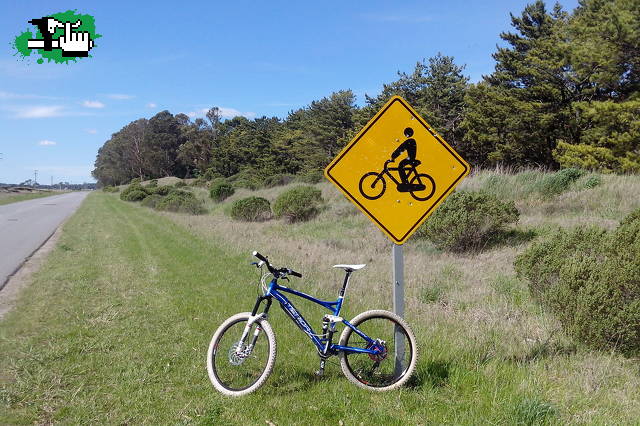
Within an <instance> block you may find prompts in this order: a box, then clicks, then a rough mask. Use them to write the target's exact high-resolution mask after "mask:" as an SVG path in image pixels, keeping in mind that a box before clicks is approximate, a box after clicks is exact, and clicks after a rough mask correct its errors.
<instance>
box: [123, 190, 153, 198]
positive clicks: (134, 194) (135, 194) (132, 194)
mask: <svg viewBox="0 0 640 426" xmlns="http://www.w3.org/2000/svg"><path fill="white" fill-rule="evenodd" d="M122 194H124V192H122ZM148 195H149V194H148V193H147V192H146V191H143V190H141V189H134V190H132V191H129V192H127V195H126V196H125V197H121V198H122V199H123V200H124V201H142V200H144V199H145V198H146V197H147V196H148Z"/></svg>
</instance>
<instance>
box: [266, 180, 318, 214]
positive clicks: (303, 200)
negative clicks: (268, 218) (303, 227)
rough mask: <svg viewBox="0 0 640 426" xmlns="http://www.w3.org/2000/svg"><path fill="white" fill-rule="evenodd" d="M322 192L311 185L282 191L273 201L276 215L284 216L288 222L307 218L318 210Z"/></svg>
mask: <svg viewBox="0 0 640 426" xmlns="http://www.w3.org/2000/svg"><path fill="white" fill-rule="evenodd" d="M323 201H324V200H323V199H322V193H321V192H320V190H319V189H316V188H314V187H312V186H304V185H303V186H297V187H295V188H292V189H289V190H287V191H284V192H283V193H282V194H280V195H279V196H278V198H276V201H275V202H274V203H273V213H274V214H275V216H276V217H278V218H281V217H284V218H285V219H287V220H288V221H289V222H298V221H303V220H308V219H311V218H312V217H314V216H315V215H316V214H318V212H319V211H320V207H321V206H322V203H323Z"/></svg>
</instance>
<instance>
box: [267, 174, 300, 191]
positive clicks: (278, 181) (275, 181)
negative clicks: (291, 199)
mask: <svg viewBox="0 0 640 426" xmlns="http://www.w3.org/2000/svg"><path fill="white" fill-rule="evenodd" d="M294 179H295V176H294V175H289V174H278V175H273V176H269V177H268V178H266V179H265V180H264V182H263V183H262V186H264V187H265V188H273V187H275V186H282V185H287V184H289V183H291V182H293V180H294Z"/></svg>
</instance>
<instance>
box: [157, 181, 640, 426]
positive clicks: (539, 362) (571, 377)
mask: <svg viewBox="0 0 640 426" xmlns="http://www.w3.org/2000/svg"><path fill="white" fill-rule="evenodd" d="M543 177H544V172H543V171H538V170H530V171H526V172H524V173H519V174H510V173H508V171H503V170H498V171H492V172H486V171H484V172H479V173H476V174H475V175H474V176H472V177H470V178H469V179H467V180H466V181H465V182H464V184H463V185H462V188H464V189H470V190H478V189H485V190H489V191H492V192H494V193H496V195H498V196H500V197H501V198H503V199H511V200H514V201H516V205H517V207H518V209H519V210H520V212H521V219H520V222H519V225H518V229H520V230H534V231H535V232H536V233H537V234H539V235H544V234H545V233H548V232H553V229H556V228H557V227H572V226H578V225H598V226H603V227H607V228H611V227H613V226H615V225H616V224H617V223H618V221H619V220H620V219H621V218H622V217H624V216H625V215H626V214H628V213H629V212H630V211H631V210H633V209H634V208H638V207H639V206H640V202H638V199H637V196H636V194H638V192H639V191H640V178H638V177H636V176H602V178H603V184H602V185H600V186H599V187H596V188H595V189H580V185H579V182H577V183H576V185H575V187H574V188H573V189H570V190H569V191H568V192H565V193H563V194H561V195H559V196H556V197H554V198H551V199H545V198H544V197H542V196H541V195H540V194H537V193H536V192H535V185H536V183H537V182H539V180H540V179H542V178H543ZM291 186H293V185H288V186H282V187H276V188H269V189H263V190H258V191H249V190H244V189H241V190H238V191H237V192H236V193H235V194H234V195H233V196H232V197H230V198H229V199H228V200H226V201H225V202H224V203H220V204H215V203H213V202H209V207H210V208H211V210H212V213H211V214H210V215H208V216H187V215H178V214H170V213H166V214H165V215H166V216H168V217H170V218H171V219H172V220H174V221H175V222H177V223H179V224H181V225H184V226H186V227H188V228H189V229H191V230H192V231H193V232H195V233H196V234H199V235H202V236H204V237H206V238H208V239H213V240H217V241H219V242H220V243H221V244H224V245H225V246H227V247H230V248H231V249H232V250H234V251H244V252H246V253H247V261H249V253H250V252H251V251H252V250H258V251H260V252H262V253H263V254H267V255H269V256H270V259H272V261H273V262H275V263H276V264H279V265H286V266H290V267H292V268H293V269H296V270H300V271H302V272H303V273H304V275H305V278H304V280H302V281H301V282H300V281H295V282H292V286H294V287H296V288H300V289H303V290H305V291H309V292H310V293H312V294H316V295H318V296H320V297H324V298H327V299H328V298H333V297H335V295H336V293H337V290H338V288H339V286H340V282H341V279H342V275H341V273H340V271H338V270H333V269H331V265H333V264H337V263H367V267H366V268H365V269H364V270H362V271H359V272H357V273H356V274H355V276H354V278H353V280H352V285H351V287H350V289H349V293H348V296H347V300H348V302H347V306H350V307H351V308H350V309H348V310H349V311H350V312H349V314H355V313H357V311H359V310H361V309H369V308H385V309H390V308H391V243H390V242H389V240H387V238H386V237H384V236H383V235H382V233H381V232H380V231H379V230H378V229H377V228H376V227H375V226H374V225H373V224H371V223H370V222H369V221H368V219H366V218H365V217H364V216H363V215H362V214H361V213H360V212H359V211H358V210H357V209H356V208H355V207H354V206H352V205H351V203H349V202H348V201H347V200H346V199H345V198H344V197H343V196H342V195H341V194H340V193H339V192H338V191H337V190H336V189H334V188H333V187H332V186H331V185H330V184H328V183H321V184H319V185H317V186H318V188H320V189H321V190H322V193H323V196H324V198H325V200H327V208H326V209H325V210H324V211H323V212H322V213H321V214H320V215H319V216H318V217H316V218H315V219H313V220H311V221H309V222H306V223H300V224H287V223H285V222H283V221H277V220H272V221H269V222H265V223H244V222H235V221H233V220H231V219H230V218H229V217H228V216H227V215H225V213H224V211H225V208H226V206H228V205H229V204H230V203H231V202H232V201H233V200H236V199H239V198H243V197H246V196H248V195H257V196H261V197H264V198H266V199H268V200H270V201H273V200H274V199H275V198H276V197H277V195H278V194H279V193H280V192H282V191H284V190H286V189H287V188H290V187H291ZM205 196H206V194H205ZM526 244H528V242H520V243H518V244H516V245H503V246H499V247H495V248H493V249H490V250H487V251H484V252H481V253H475V254H465V255H454V254H450V253H446V252H440V251H438V250H436V249H435V248H434V247H433V246H432V245H431V244H430V243H429V242H428V241H423V240H418V239H415V238H414V239H412V240H410V241H409V243H407V244H406V245H405V277H406V310H407V312H406V316H407V318H408V319H409V321H410V323H412V324H413V325H414V328H415V331H416V332H417V335H419V336H422V339H421V340H422V345H423V346H424V348H422V349H423V352H425V350H426V356H427V357H428V358H430V359H433V360H436V359H439V358H445V359H447V360H450V361H451V362H455V361H456V360H458V361H460V362H466V363H468V364H472V365H478V366H486V367H481V368H501V367H498V366H499V365H500V363H515V365H517V366H518V368H524V369H526V371H528V378H527V380H525V381H524V382H523V383H522V387H523V392H525V393H526V392H528V391H531V392H533V391H536V392H538V393H539V392H540V391H542V392H543V394H544V396H545V397H546V398H547V399H548V400H550V401H551V402H552V404H554V406H556V407H557V408H559V409H560V412H561V413H562V415H561V418H562V422H569V423H585V422H586V423H589V422H598V421H602V420H603V419H608V418H617V419H620V420H621V421H623V422H624V421H631V420H632V419H637V418H640V397H639V396H638V393H637V392H636V391H637V389H638V388H640V378H639V377H638V374H637V369H638V366H637V364H636V363H635V362H632V361H629V360H625V359H624V358H622V357H620V356H618V355H614V354H602V353H591V352H587V351H585V350H583V349H581V348H579V347H576V345H575V344H574V343H573V342H571V341H570V340H569V339H568V338H567V337H566V336H564V335H563V334H562V332H560V329H559V325H558V323H557V322H556V321H555V320H554V319H553V318H552V317H550V316H549V315H547V314H545V313H544V312H541V311H540V309H539V307H538V306H537V305H536V304H535V303H534V302H533V301H532V300H531V299H530V297H529V293H528V290H527V288H526V284H525V283H523V282H521V281H519V280H518V279H517V278H516V277H515V274H514V271H513V261H514V258H515V256H516V254H517V253H519V252H521V251H522V250H523V249H524V247H525V245H526ZM239 309H240V307H239ZM347 316H348V315H347ZM490 360H494V361H496V360H497V361H498V364H496V363H489V361H490ZM496 386H500V383H499V375H497V376H496ZM634 389H635V390H634ZM607 416H613V417H607Z"/></svg>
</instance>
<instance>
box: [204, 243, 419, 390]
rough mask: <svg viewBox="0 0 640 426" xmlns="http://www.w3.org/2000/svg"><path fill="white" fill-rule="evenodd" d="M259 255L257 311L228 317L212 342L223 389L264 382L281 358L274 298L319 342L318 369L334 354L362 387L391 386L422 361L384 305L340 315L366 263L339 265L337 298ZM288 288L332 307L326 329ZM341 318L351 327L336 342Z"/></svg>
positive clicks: (212, 365)
mask: <svg viewBox="0 0 640 426" xmlns="http://www.w3.org/2000/svg"><path fill="white" fill-rule="evenodd" d="M253 255H254V256H255V257H256V258H257V259H258V260H259V262H254V263H252V264H253V265H255V266H256V267H257V268H259V269H260V270H261V272H262V278H261V280H260V283H261V290H262V291H261V293H262V294H260V295H259V296H258V297H257V299H256V303H255V305H254V307H253V310H252V311H251V312H242V313H239V314H236V315H233V316H232V317H230V318H228V319H227V320H226V321H224V322H223V323H222V325H221V326H220V327H219V328H218V329H217V330H216V332H215V333H214V334H213V338H212V339H211V343H210V344H209V350H208V352H207V371H208V373H209V378H210V379H211V383H213V386H214V387H215V388H216V389H217V390H218V391H220V392H221V393H223V394H225V395H229V396H241V395H246V394H249V393H251V392H253V391H255V390H256V389H258V388H259V387H260V386H262V385H263V384H264V383H265V381H266V380H267V378H268V377H269V375H270V374H271V371H272V370H273V366H274V364H275V359H276V336H275V334H274V332H273V329H272V328H271V325H270V324H269V322H268V321H267V318H268V313H269V308H270V307H271V303H272V301H273V299H276V300H277V301H278V303H279V304H280V307H281V308H282V310H283V311H284V312H285V313H286V314H287V316H288V317H289V318H290V319H291V320H292V321H293V322H294V323H295V324H296V325H297V326H298V328H299V329H300V330H302V332H303V333H305V334H306V335H307V336H308V337H309V338H310V339H311V342H312V343H313V344H314V346H315V347H316V350H317V352H318V355H319V356H320V368H319V370H318V371H316V375H318V376H322V375H323V374H324V368H325V362H326V360H327V359H328V358H329V357H331V356H339V357H340V365H341V368H342V372H343V373H344V375H345V376H346V377H347V379H349V381H351V382H352V383H354V384H356V385H357V386H360V387H362V388H366V389H371V390H376V391H386V390H391V389H395V388H398V387H400V386H402V385H403V384H404V383H405V382H406V381H407V380H408V379H409V377H410V376H411V374H412V373H413V370H414V369H415V366H416V358H417V348H416V339H415V336H414V334H413V332H412V331H411V328H410V327H409V325H408V324H407V323H406V322H405V321H404V320H403V319H402V318H400V317H399V316H398V315H396V314H394V313H392V312H388V311H383V310H372V311H366V312H363V313H361V314H359V315H357V316H356V317H355V318H353V319H352V320H351V321H347V320H345V319H344V318H342V317H340V316H339V315H340V310H341V309H342V306H343V303H344V298H345V294H346V291H347V286H348V285H349V279H350V277H351V274H352V273H353V272H355V271H357V270H359V269H362V268H364V267H365V266H366V265H334V267H335V268H341V269H343V270H344V271H345V277H344V282H343V284H342V288H341V290H340V293H339V295H338V299H337V300H335V301H324V300H319V299H316V298H315V297H313V296H310V295H308V294H305V293H302V292H300V291H297V290H294V289H292V288H289V287H285V286H283V285H280V284H278V280H288V279H289V278H288V277H289V276H293V277H298V278H302V274H300V273H298V272H296V271H293V270H291V269H289V268H277V267H274V266H272V265H271V264H270V263H269V261H268V259H267V258H266V257H265V256H262V255H261V254H260V253H258V252H255V251H254V252H253ZM263 267H265V268H266V270H264V269H262V268H263ZM269 277H271V278H270V279H269ZM267 281H269V282H268V283H267ZM285 293H288V294H291V295H294V296H298V297H301V298H303V299H306V300H309V301H311V302H314V303H316V304H318V305H320V306H323V307H324V308H326V309H328V310H329V311H330V312H331V313H330V314H326V315H324V317H323V318H322V331H321V333H320V334H317V333H316V332H315V331H314V330H313V328H312V327H311V326H310V325H309V323H308V322H307V321H306V320H305V318H304V317H303V316H302V314H301V313H300V312H299V311H298V310H297V309H296V308H295V306H294V305H293V304H292V303H291V302H290V301H289V299H288V298H287V297H286V296H285ZM263 303H264V307H263V308H262V311H261V312H259V311H260V310H261V306H263ZM337 324H343V325H344V326H345V327H344V329H343V331H342V334H341V335H340V339H339V341H338V343H337V344H336V343H334V342H333V336H334V334H335V333H336V332H337V329H336V325H337Z"/></svg>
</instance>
